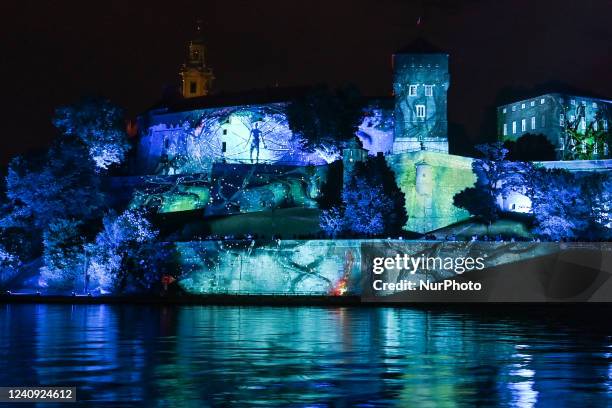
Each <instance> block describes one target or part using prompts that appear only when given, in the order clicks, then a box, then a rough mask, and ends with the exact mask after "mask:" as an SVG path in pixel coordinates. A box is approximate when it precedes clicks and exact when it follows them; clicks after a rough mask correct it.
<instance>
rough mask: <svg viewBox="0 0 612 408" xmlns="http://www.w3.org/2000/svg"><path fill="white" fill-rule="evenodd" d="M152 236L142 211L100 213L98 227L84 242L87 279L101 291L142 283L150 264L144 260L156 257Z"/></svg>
mask: <svg viewBox="0 0 612 408" xmlns="http://www.w3.org/2000/svg"><path fill="white" fill-rule="evenodd" d="M156 236H157V231H156V230H155V229H154V228H153V226H152V224H151V223H150V222H149V221H148V219H147V218H146V216H145V214H144V213H143V212H142V211H139V210H127V211H125V212H124V213H123V214H121V215H119V216H117V215H115V214H109V215H108V216H106V217H104V220H103V229H102V231H101V232H100V233H99V234H98V235H97V237H96V239H95V242H94V243H93V244H88V245H87V246H86V249H87V253H88V255H89V256H90V260H89V265H88V270H87V271H88V275H89V276H90V279H91V280H92V281H93V282H95V283H96V284H97V285H98V286H99V287H100V289H102V290H105V291H124V290H125V289H126V288H127V286H128V285H129V284H135V285H138V284H142V283H143V281H142V280H143V278H144V277H145V273H146V272H147V270H149V267H150V266H152V265H148V264H147V262H151V261H154V260H157V258H156V257H155V256H154V255H155V249H154V248H153V247H152V245H151V244H152V243H153V240H154V239H155V237H156ZM139 279H140V281H138V280H139Z"/></svg>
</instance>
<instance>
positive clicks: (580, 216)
mask: <svg viewBox="0 0 612 408" xmlns="http://www.w3.org/2000/svg"><path fill="white" fill-rule="evenodd" d="M534 177H535V180H534V183H533V184H534V189H533V192H532V193H531V194H530V196H529V198H530V199H531V208H532V212H533V216H534V224H535V226H534V228H533V232H534V233H535V234H536V235H539V236H541V237H543V238H547V239H550V240H553V241H557V240H561V239H564V238H567V239H572V238H577V237H579V236H581V235H582V231H585V230H586V228H587V227H588V221H587V218H588V214H589V212H590V211H589V209H588V207H587V204H586V202H585V201H584V199H583V197H582V191H581V186H580V184H579V183H578V182H577V179H576V176H575V175H574V174H572V173H569V172H567V171H565V170H544V169H542V170H539V171H537V172H536V173H535V174H534Z"/></svg>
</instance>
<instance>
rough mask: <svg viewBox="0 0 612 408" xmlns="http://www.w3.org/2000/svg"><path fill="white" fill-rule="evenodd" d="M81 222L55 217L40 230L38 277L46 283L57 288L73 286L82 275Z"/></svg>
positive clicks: (71, 287)
mask: <svg viewBox="0 0 612 408" xmlns="http://www.w3.org/2000/svg"><path fill="white" fill-rule="evenodd" d="M82 229H83V223H82V222H81V221H77V220H67V219H57V220H54V221H52V222H51V223H50V224H49V226H48V228H46V229H45V231H44V233H43V264H44V266H43V267H42V268H41V270H40V274H41V277H42V279H43V281H44V282H45V283H46V285H48V286H50V287H54V288H58V289H76V286H77V282H78V281H79V280H82V279H81V278H82V277H83V272H84V271H83V263H84V251H83V244H84V243H85V242H84V241H85V238H84V236H83V232H82Z"/></svg>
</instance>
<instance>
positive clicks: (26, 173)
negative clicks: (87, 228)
mask: <svg viewBox="0 0 612 408" xmlns="http://www.w3.org/2000/svg"><path fill="white" fill-rule="evenodd" d="M6 180H7V192H6V195H7V197H8V199H9V201H10V204H9V205H10V207H11V210H10V211H9V212H8V214H7V215H6V216H5V217H4V218H3V220H2V221H0V223H1V224H2V225H3V226H4V227H11V226H12V227H23V228H32V227H34V228H35V229H36V230H38V231H42V230H44V229H45V228H46V227H47V226H48V225H49V224H50V223H52V222H54V221H55V220H57V219H78V220H87V219H89V218H91V217H93V216H96V213H97V211H98V210H99V209H100V207H101V206H102V205H103V201H104V200H103V195H102V193H101V192H100V189H99V186H100V180H99V177H98V175H97V174H96V173H95V171H94V166H93V164H92V163H91V161H90V159H89V157H88V154H87V151H86V150H85V149H84V148H83V147H82V146H80V145H79V144H76V143H73V142H67V141H65V142H60V143H56V144H55V145H54V146H53V147H51V149H49V151H48V152H47V153H46V154H44V155H37V156H35V157H30V158H27V157H16V158H14V159H13V160H11V162H10V164H9V171H8V176H7V179H6Z"/></svg>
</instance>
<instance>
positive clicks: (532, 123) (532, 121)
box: [531, 116, 535, 130]
mask: <svg viewBox="0 0 612 408" xmlns="http://www.w3.org/2000/svg"><path fill="white" fill-rule="evenodd" d="M533 129H535V116H532V117H531V130H533Z"/></svg>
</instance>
